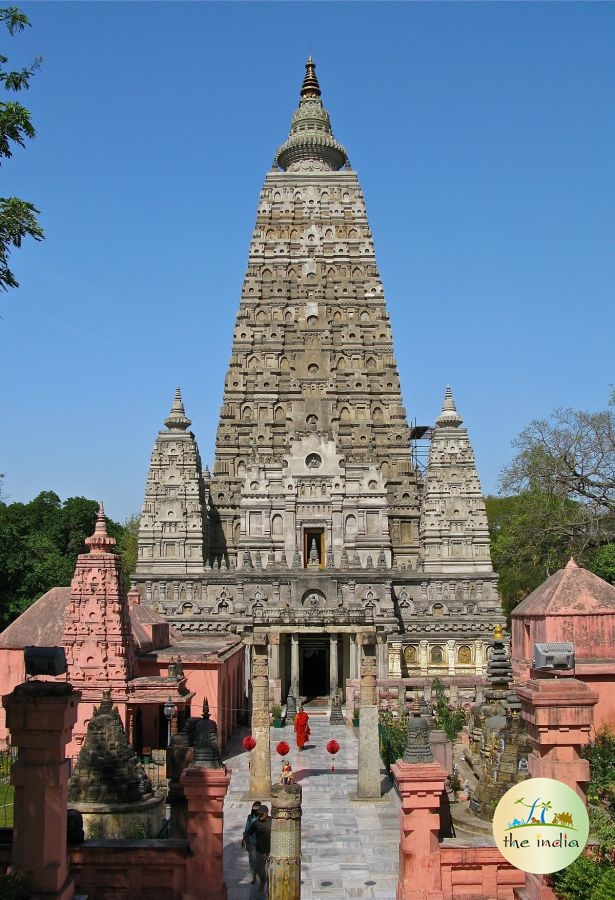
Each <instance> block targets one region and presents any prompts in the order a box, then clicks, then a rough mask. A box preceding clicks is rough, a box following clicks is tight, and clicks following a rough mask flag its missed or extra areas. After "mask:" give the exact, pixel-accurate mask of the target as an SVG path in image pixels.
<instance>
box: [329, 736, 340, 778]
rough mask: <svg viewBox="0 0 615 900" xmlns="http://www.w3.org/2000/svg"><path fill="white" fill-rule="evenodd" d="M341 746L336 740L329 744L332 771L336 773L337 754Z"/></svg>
mask: <svg viewBox="0 0 615 900" xmlns="http://www.w3.org/2000/svg"><path fill="white" fill-rule="evenodd" d="M339 749H340V745H339V744H338V742H337V741H335V740H330V741H329V743H328V744H327V753H330V754H331V771H332V772H335V754H336V753H339Z"/></svg>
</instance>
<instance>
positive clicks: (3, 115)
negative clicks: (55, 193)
mask: <svg viewBox="0 0 615 900" xmlns="http://www.w3.org/2000/svg"><path fill="white" fill-rule="evenodd" d="M0 22H1V23H2V24H4V25H5V26H6V29H7V31H8V33H9V35H11V36H13V35H15V34H16V32H18V31H23V29H24V28H26V26H29V25H30V23H29V21H28V19H27V17H26V16H25V15H24V14H23V13H22V12H21V11H20V10H19V9H18V8H17V7H15V6H11V7H6V8H2V9H0ZM41 61H42V60H41V57H37V58H36V59H34V61H33V62H32V63H30V65H29V66H25V67H24V68H22V69H13V70H11V69H8V68H7V63H8V57H7V56H5V55H4V54H1V53H0V84H1V85H2V88H3V89H4V91H5V98H4V99H2V100H0V160H1V159H10V158H11V156H12V155H13V149H14V146H15V145H17V146H20V147H25V144H26V140H31V139H32V138H33V137H34V135H35V129H34V126H33V124H32V120H31V117H30V111H29V110H28V109H27V108H26V107H25V106H23V105H22V104H21V103H19V102H18V101H17V100H15V99H13V95H14V94H16V93H18V92H19V91H24V90H27V89H28V88H29V87H30V79H31V78H32V76H33V75H34V73H35V72H36V70H37V69H38V68H39V66H40V64H41ZM38 212H39V211H38V209H36V207H35V206H34V205H33V204H32V203H29V202H28V201H27V200H21V199H20V198H19V197H0V289H2V290H8V288H11V287H19V282H18V281H17V279H16V278H15V275H14V274H13V272H12V271H11V269H10V268H9V265H8V261H9V256H10V254H11V252H12V250H14V249H15V248H18V247H21V244H22V242H23V240H24V238H26V237H31V238H34V240H37V241H40V240H42V239H43V237H44V232H43V229H42V228H41V226H40V225H39V224H38V219H37V215H38Z"/></svg>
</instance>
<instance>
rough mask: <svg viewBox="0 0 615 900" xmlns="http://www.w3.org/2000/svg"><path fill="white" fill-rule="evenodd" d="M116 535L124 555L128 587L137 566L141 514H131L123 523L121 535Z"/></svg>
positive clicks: (123, 561)
mask: <svg viewBox="0 0 615 900" xmlns="http://www.w3.org/2000/svg"><path fill="white" fill-rule="evenodd" d="M114 537H115V538H116V539H117V543H118V548H119V551H120V554H121V556H122V565H123V567H124V576H125V578H126V587H128V586H129V584H130V579H131V578H132V576H133V575H134V573H135V569H136V568H137V549H138V539H139V516H137V515H136V514H135V515H132V516H129V517H128V518H127V519H126V521H125V522H124V524H123V525H122V529H121V534H120V535H119V536H117V535H114Z"/></svg>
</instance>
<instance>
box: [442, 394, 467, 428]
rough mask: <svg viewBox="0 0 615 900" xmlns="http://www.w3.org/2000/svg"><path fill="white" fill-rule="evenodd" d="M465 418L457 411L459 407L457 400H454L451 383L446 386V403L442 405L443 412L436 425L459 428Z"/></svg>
mask: <svg viewBox="0 0 615 900" xmlns="http://www.w3.org/2000/svg"><path fill="white" fill-rule="evenodd" d="M462 422H463V419H462V418H461V416H460V415H459V413H458V412H457V407H456V406H455V401H454V400H453V392H452V391H451V388H450V385H449V386H448V387H447V388H446V393H445V394H444V404H443V406H442V412H441V413H440V415H439V416H438V418H437V419H436V425H438V426H439V427H440V428H459V426H460V425H461V423H462Z"/></svg>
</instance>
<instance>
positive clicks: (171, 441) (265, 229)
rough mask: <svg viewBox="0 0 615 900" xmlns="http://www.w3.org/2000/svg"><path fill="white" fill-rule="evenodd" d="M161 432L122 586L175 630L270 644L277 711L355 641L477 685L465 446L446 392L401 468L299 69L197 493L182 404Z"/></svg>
mask: <svg viewBox="0 0 615 900" xmlns="http://www.w3.org/2000/svg"><path fill="white" fill-rule="evenodd" d="M166 424H167V430H166V431H162V432H160V434H159V436H158V439H157V441H156V445H155V447H154V452H153V455H152V463H151V467H150V472H149V476H148V481H147V488H146V495H145V502H144V507H143V514H142V518H141V526H140V532H139V560H138V565H137V573H136V581H137V583H138V584H139V588H140V591H141V593H142V596H143V598H144V600H145V601H146V602H148V603H150V604H152V605H153V606H154V607H155V608H156V609H157V610H158V611H159V612H160V613H162V614H163V615H164V616H165V617H166V618H168V620H169V621H170V622H172V624H173V625H174V627H176V628H177V629H179V630H180V631H182V632H183V633H185V634H186V635H190V634H198V633H202V632H204V631H228V630H230V631H235V632H239V633H250V632H264V633H267V634H269V636H270V640H269V647H270V650H269V654H270V663H271V672H270V674H271V677H273V678H274V679H279V681H280V690H281V692H282V696H286V692H287V691H288V689H289V688H290V687H291V686H292V687H298V690H299V693H300V694H301V695H302V696H305V695H310V694H329V693H332V692H333V691H334V689H335V688H336V686H337V685H341V684H342V683H343V679H345V678H347V677H351V678H352V677H354V678H356V677H358V675H359V664H360V655H359V643H358V642H357V640H356V637H357V635H358V634H361V633H373V632H377V634H378V675H379V677H387V676H389V675H390V676H392V677H394V676H399V675H408V674H421V675H444V676H447V675H451V676H455V675H466V676H474V677H475V676H477V675H478V676H480V675H482V674H483V672H484V668H485V665H486V646H487V643H486V642H487V640H488V638H489V636H490V634H491V632H492V629H493V625H494V624H495V623H496V622H498V621H502V618H501V611H500V604H499V601H498V597H497V588H496V576H495V575H494V573H493V569H492V567H491V561H490V558H489V546H488V534H487V526H486V514H485V507H484V502H483V499H482V496H481V490H480V484H479V481H478V475H477V473H476V468H475V465H474V458H473V454H472V449H471V446H470V443H469V440H468V436H467V432H466V430H465V429H463V428H460V425H461V419H460V417H459V416H458V414H457V411H456V409H455V405H454V402H453V399H452V395H451V393H450V390H447V394H446V398H445V403H444V409H443V410H442V414H441V416H440V417H439V418H438V420H437V422H436V427H435V429H433V439H432V442H431V455H430V459H429V463H428V467H427V472H426V473H423V472H421V471H420V469H419V467H418V466H417V465H415V463H414V462H413V458H412V454H411V437H412V433H411V430H410V428H409V426H408V421H407V417H406V411H405V408H404V405H403V402H402V397H401V391H400V384H399V376H398V372H397V364H396V361H395V357H394V354H393V342H392V335H391V328H390V324H389V315H388V312H387V309H386V304H385V298H384V291H383V287H382V282H381V280H380V275H379V272H378V267H377V264H376V257H375V253H374V245H373V242H372V236H371V231H370V228H369V224H368V221H367V215H366V210H365V203H364V198H363V194H362V191H361V188H360V185H359V181H358V178H357V174H356V172H354V171H353V170H352V169H351V168H350V164H349V161H348V157H347V154H346V151H345V149H344V148H343V147H342V146H341V144H339V143H338V142H337V141H336V140H335V139H334V137H333V134H332V131H331V125H330V121H329V116H328V114H327V113H326V111H325V110H324V108H323V106H322V102H321V99H320V88H319V85H318V81H317V79H316V75H315V71H314V64H313V62H312V61H311V60H309V61H308V63H307V65H306V76H305V79H304V82H303V86H302V89H301V99H300V103H299V107H298V109H297V111H296V112H295V114H294V116H293V120H292V125H291V132H290V136H289V138H288V140H287V141H286V142H285V143H284V144H283V145H282V146H281V147H280V148H279V150H278V152H277V154H276V157H275V161H274V165H273V169H272V171H271V172H269V173H268V174H267V176H266V178H265V184H264V187H263V189H262V191H261V194H260V198H259V203H258V211H257V220H256V226H255V229H254V233H253V236H252V241H251V243H250V252H249V259H248V269H247V273H246V277H245V280H244V284H243V290H242V295H241V301H240V307H239V312H238V315H237V322H236V327H235V332H234V335H233V344H232V351H231V359H230V364H229V369H228V373H227V376H226V381H225V386H224V397H223V403H222V408H221V412H220V422H219V427H218V432H217V438H216V456H215V462H214V466H213V470H212V475H211V476H210V474H209V471H208V470H207V469H206V470H204V471H202V470H201V466H200V461H199V454H198V449H197V446H196V442H195V440H194V436H193V435H192V434H191V433H190V432H188V430H187V429H188V426H189V424H190V421H189V419H187V418H186V416H185V412H184V409H183V405H182V403H181V397H180V395H179V393H178V394H177V395H176V399H175V403H174V406H173V409H172V411H171V415H170V416H169V419H167V420H166ZM272 635H275V636H276V639H275V640H272V639H271V636H272Z"/></svg>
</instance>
